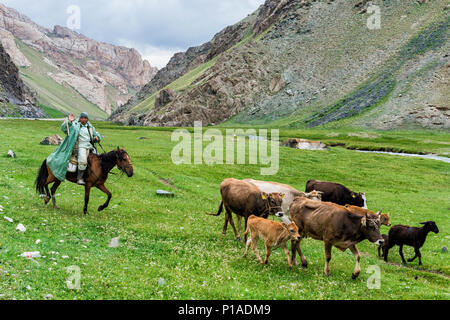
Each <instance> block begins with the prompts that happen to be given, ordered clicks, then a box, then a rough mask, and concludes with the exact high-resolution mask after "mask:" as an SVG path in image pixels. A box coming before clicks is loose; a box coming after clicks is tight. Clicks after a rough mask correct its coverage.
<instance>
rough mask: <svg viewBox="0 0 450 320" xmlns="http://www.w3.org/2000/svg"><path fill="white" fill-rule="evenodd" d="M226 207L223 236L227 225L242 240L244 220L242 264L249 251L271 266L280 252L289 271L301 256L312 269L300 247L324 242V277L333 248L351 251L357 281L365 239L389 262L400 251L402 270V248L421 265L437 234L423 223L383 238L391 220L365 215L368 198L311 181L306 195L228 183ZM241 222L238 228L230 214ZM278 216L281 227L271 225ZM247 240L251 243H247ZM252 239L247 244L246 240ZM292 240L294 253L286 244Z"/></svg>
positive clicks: (282, 187)
mask: <svg viewBox="0 0 450 320" xmlns="http://www.w3.org/2000/svg"><path fill="white" fill-rule="evenodd" d="M220 194H221V198H222V201H221V203H220V207H219V210H218V212H217V213H216V214H210V215H214V216H218V215H220V214H221V212H222V211H224V209H225V224H224V227H223V231H222V233H223V234H224V235H225V234H226V232H227V227H228V223H229V224H230V225H231V227H232V228H233V231H234V234H235V237H236V239H237V240H238V241H240V240H241V237H240V232H241V231H242V230H241V219H242V218H244V226H245V227H244V230H245V232H244V242H245V244H246V248H245V253H244V258H245V257H247V255H248V251H249V248H250V246H251V247H252V249H253V251H254V252H255V255H256V257H257V259H258V261H259V262H260V263H265V264H267V263H268V259H269V256H270V254H271V250H272V248H278V247H282V248H283V249H284V252H285V253H286V256H287V260H288V265H289V268H292V266H293V265H298V263H297V260H296V254H297V253H298V254H299V256H300V259H301V263H302V266H303V267H307V266H308V262H307V260H306V257H305V256H304V254H303V252H302V249H301V246H300V244H301V241H302V239H304V238H306V237H311V238H312V239H315V240H321V241H323V243H324V246H325V267H324V273H325V274H326V275H327V276H329V275H330V267H329V263H330V260H331V248H332V247H333V246H334V247H336V248H338V249H339V250H341V251H345V250H347V249H350V251H351V252H352V253H353V255H354V256H355V260H356V265H355V268H354V270H353V273H352V278H353V279H356V278H357V277H358V275H359V273H360V271H361V269H360V264H359V262H360V254H359V251H358V248H357V247H356V245H357V244H358V243H359V242H361V241H363V240H365V239H367V240H369V241H370V242H373V243H375V244H376V245H378V255H379V256H380V257H381V254H383V257H384V261H386V262H387V259H388V253H389V250H390V249H391V248H392V247H393V246H395V245H398V246H399V253H400V256H401V258H402V261H403V263H404V264H406V261H405V258H404V256H403V251H402V250H403V245H407V246H412V247H414V250H415V256H414V257H413V258H411V259H409V260H408V261H409V262H412V261H413V260H414V259H416V258H419V265H421V264H422V256H421V253H420V250H419V249H420V248H421V247H422V246H423V244H424V243H425V240H426V237H427V235H428V233H429V232H430V231H432V232H434V233H438V232H439V229H438V227H437V226H436V224H435V223H434V222H433V221H427V222H421V224H422V225H423V227H421V228H417V227H410V226H406V225H395V226H393V227H391V228H390V230H389V233H388V235H385V234H383V235H382V234H380V226H381V225H386V226H390V225H391V222H390V217H389V214H382V210H380V211H378V212H377V213H375V212H373V211H370V210H369V209H367V203H366V196H365V194H364V193H356V192H353V191H351V190H350V189H348V188H346V187H345V186H343V185H341V184H338V183H334V182H326V181H318V180H309V181H308V182H307V183H306V190H305V192H301V191H298V190H297V189H295V188H293V187H291V186H289V185H286V184H282V183H277V182H269V181H258V180H253V179H245V180H237V179H233V178H229V179H225V180H224V181H223V182H222V183H221V185H220ZM233 213H234V214H235V215H236V216H237V218H238V223H237V227H238V230H237V229H236V226H235V224H234V220H233V216H232V214H233ZM269 215H274V216H276V217H278V218H279V220H280V221H281V222H276V221H272V220H268V219H267V218H268V217H269ZM248 236H249V238H248ZM247 238H248V239H247ZM259 239H261V240H263V241H264V244H265V248H266V257H265V260H264V262H263V260H262V259H261V257H260V255H259V252H258V248H257V242H258V240H259ZM289 240H291V252H290V253H289V249H288V247H287V242H288V241H289Z"/></svg>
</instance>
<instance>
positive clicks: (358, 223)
mask: <svg viewBox="0 0 450 320" xmlns="http://www.w3.org/2000/svg"><path fill="white" fill-rule="evenodd" d="M290 211H291V217H292V221H294V222H295V224H296V225H297V226H298V229H299V233H300V235H301V236H302V238H304V237H307V236H310V237H311V238H313V239H316V240H322V241H323V242H324V245H325V268H324V272H325V274H326V275H327V276H328V275H330V267H329V263H330V260H331V248H332V247H333V246H335V247H336V248H338V249H339V250H341V251H345V250H347V249H350V250H351V251H352V253H353V255H354V256H355V259H356V265H355V269H354V271H353V274H352V278H353V279H356V278H357V277H358V275H359V273H360V271H361V269H360V266H359V260H360V255H359V251H358V248H357V247H356V244H357V243H359V242H361V241H362V240H364V239H368V240H369V241H371V242H375V243H376V244H380V243H383V241H384V240H383V239H382V237H381V234H380V218H379V217H377V218H375V217H371V216H369V214H367V213H366V214H364V215H360V214H355V213H352V212H351V211H350V210H349V208H346V207H343V206H341V205H337V204H334V203H331V202H317V201H311V200H308V199H305V198H296V199H295V200H294V202H293V203H292V205H291V210H290ZM300 242H301V240H299V241H293V243H292V261H293V262H294V263H296V261H295V254H296V251H298V253H299V254H300V257H301V260H302V266H304V267H306V266H307V265H308V263H307V262H306V258H305V256H304V255H303V253H302V251H301V249H300Z"/></svg>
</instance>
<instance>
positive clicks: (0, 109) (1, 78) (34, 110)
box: [0, 44, 48, 118]
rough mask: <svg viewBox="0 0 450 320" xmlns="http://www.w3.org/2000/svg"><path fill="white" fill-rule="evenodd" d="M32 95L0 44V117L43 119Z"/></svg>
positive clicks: (45, 115)
mask: <svg viewBox="0 0 450 320" xmlns="http://www.w3.org/2000/svg"><path fill="white" fill-rule="evenodd" d="M47 116H48V115H47V114H46V113H45V111H43V110H42V109H41V108H39V107H37V106H36V105H35V96H34V93H33V92H32V91H31V90H30V89H29V88H28V87H27V86H26V85H25V84H24V83H23V81H22V80H21V79H20V76H19V70H18V69H17V67H16V66H15V64H14V63H13V62H12V60H11V57H10V56H9V54H8V53H6V51H5V50H4V48H3V46H2V45H1V44H0V117H28V118H43V117H47Z"/></svg>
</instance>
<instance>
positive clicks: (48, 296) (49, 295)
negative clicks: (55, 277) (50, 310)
mask: <svg viewBox="0 0 450 320" xmlns="http://www.w3.org/2000/svg"><path fill="white" fill-rule="evenodd" d="M44 299H45V300H52V299H53V295H51V294H47V295H46V296H45V297H44Z"/></svg>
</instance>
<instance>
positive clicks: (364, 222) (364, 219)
mask: <svg viewBox="0 0 450 320" xmlns="http://www.w3.org/2000/svg"><path fill="white" fill-rule="evenodd" d="M366 223H367V219H366V216H364V217H362V218H361V225H362V226H363V227H365V226H366Z"/></svg>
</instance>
